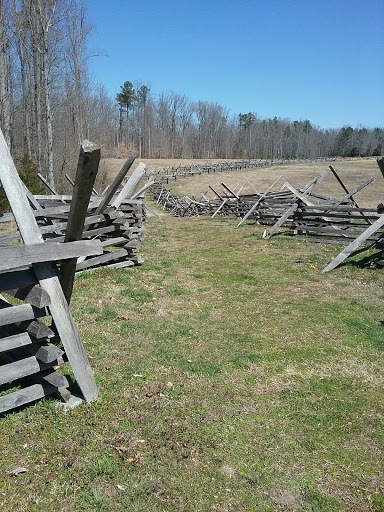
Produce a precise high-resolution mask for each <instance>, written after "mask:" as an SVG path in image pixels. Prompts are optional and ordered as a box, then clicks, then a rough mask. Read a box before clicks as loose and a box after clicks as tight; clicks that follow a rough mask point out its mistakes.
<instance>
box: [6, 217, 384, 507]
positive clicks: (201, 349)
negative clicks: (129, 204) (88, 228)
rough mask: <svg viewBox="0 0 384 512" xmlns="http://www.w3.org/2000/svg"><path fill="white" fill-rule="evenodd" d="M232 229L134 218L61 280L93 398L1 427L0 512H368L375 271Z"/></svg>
mask: <svg viewBox="0 0 384 512" xmlns="http://www.w3.org/2000/svg"><path fill="white" fill-rule="evenodd" d="M235 225H236V222H235V220H234V219H232V220H222V219H217V220H210V219H195V218H193V219H175V218H170V217H168V216H167V217H166V222H165V224H164V225H160V224H159V223H157V222H156V221H154V220H152V219H150V221H149V225H148V231H147V233H146V236H145V240H144V243H143V255H144V258H145V264H144V265H143V266H142V267H139V268H135V269H132V270H127V271H125V270H119V271H107V270H103V271H100V272H97V273H94V274H84V275H83V276H82V277H80V278H78V279H77V281H76V289H75V295H74V297H73V300H72V308H73V311H74V316H75V319H76V322H77V325H78V326H79V329H80V332H81V335H82V339H83V340H84V342H85V346H86V350H87V353H88V354H89V355H90V357H91V363H92V366H93V368H94V371H95V374H96V378H97V382H98V385H99V388H100V390H101V398H100V400H99V401H98V402H97V403H95V404H90V405H84V406H81V407H79V408H77V409H75V410H73V411H71V412H69V413H68V414H67V415H64V414H62V413H56V411H55V408H54V406H53V404H52V402H51V401H50V400H46V401H45V402H40V403H38V404H37V405H35V406H34V407H30V408H27V409H25V410H23V411H20V412H18V413H15V414H12V415H9V416H7V417H5V418H3V419H2V420H1V421H0V440H1V449H0V451H1V460H0V497H1V499H0V510H4V511H5V510H6V511H13V510H14V511H17V512H22V511H41V512H43V511H44V512H46V511H51V510H52V511H61V510H63V511H64V510H65V511H80V510H88V511H103V512H104V511H126V510H129V511H135V512H136V511H137V512H138V511H140V512H148V511H149V512H152V511H153V512H160V511H164V512H171V511H178V512H179V511H180V512H181V511H182V512H192V511H193V512H195V511H202V512H205V511H207V512H208V511H211V510H216V511H221V512H224V511H232V510H233V511H247V512H248V511H255V512H256V511H257V512H258V511H265V512H266V511H271V512H272V511H280V510H281V511H283V510H284V511H285V510H289V511H339V510H340V511H352V510H356V511H382V510H384V495H383V491H384V489H383V480H382V472H383V463H382V462H383V441H384V437H383V429H382V420H383V401H382V400H383V387H384V386H383V384H384V379H383V371H382V368H383V360H384V357H383V347H384V335H383V327H382V324H381V322H382V321H383V320H384V315H383V310H382V302H383V281H384V278H383V275H382V271H380V270H370V269H368V268H361V267H360V264H359V262H358V261H352V262H350V263H348V265H345V266H343V267H340V268H339V269H337V270H335V271H333V272H331V273H329V274H322V273H321V269H322V268H323V266H324V265H325V264H326V263H327V262H328V261H329V260H330V259H331V257H332V253H334V254H336V253H337V249H336V248H334V247H330V246H328V247H327V246H325V245H315V244H307V243H305V242H298V241H290V240H285V239H282V238H274V239H271V240H269V241H264V240H262V239H261V232H262V230H261V229H260V228H258V227H256V226H251V225H248V226H244V227H243V228H241V229H238V230H236V229H235ZM13 465H18V466H23V467H25V468H27V469H28V472H25V473H21V474H19V475H18V476H16V477H15V476H13V477H12V476H9V475H7V474H6V470H7V469H9V468H10V467H13Z"/></svg>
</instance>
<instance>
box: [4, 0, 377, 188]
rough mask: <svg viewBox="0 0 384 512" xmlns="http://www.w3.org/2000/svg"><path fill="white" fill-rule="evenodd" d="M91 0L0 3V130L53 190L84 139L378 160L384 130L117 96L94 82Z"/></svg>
mask: <svg viewBox="0 0 384 512" xmlns="http://www.w3.org/2000/svg"><path fill="white" fill-rule="evenodd" d="M91 30H92V27H91V26H90V24H89V23H88V20H87V10H86V2H85V1H84V0H0V125H1V129H2V131H3V133H4V135H5V138H6V140H7V142H8V144H9V146H10V147H11V151H12V153H13V155H14V156H15V157H16V158H19V159H21V158H23V157H24V156H25V155H28V156H29V158H30V159H32V160H33V162H34V163H35V165H36V168H37V170H38V171H39V172H41V173H42V174H43V175H45V176H46V177H47V178H48V180H49V182H50V183H51V184H54V183H55V181H56V183H59V184H60V182H61V180H62V176H63V175H64V173H66V172H71V171H73V169H74V168H75V165H76V158H77V153H78V147H79V144H80V142H81V141H82V140H83V139H84V138H87V139H90V140H92V141H94V142H97V143H99V144H100V145H101V146H102V148H103V154H104V155H106V156H124V155H125V154H127V153H128V152H134V153H136V154H137V155H138V156H139V157H141V158H203V159H209V158H218V159H225V158H232V159H238V158H268V159H277V158H279V159H280V158H284V159H293V158H315V157H330V156H359V155H360V156H375V155H377V156H379V155H381V154H382V151H383V143H384V130H383V128H381V127H375V128H365V127H358V128H353V127H351V126H345V127H343V128H341V129H338V130H337V129H322V128H319V127H317V126H314V125H312V123H311V122H310V121H309V120H304V121H303V120H296V121H291V120H289V119H282V118H278V117H274V118H270V119H262V118H260V117H259V116H258V115H257V114H256V113H255V112H248V113H240V114H238V115H233V114H231V113H230V111H229V109H228V108H226V107H224V106H222V105H220V104H218V103H217V102H209V101H192V100H191V99H189V98H188V97H187V96H186V95H184V94H180V93H177V92H173V91H168V92H161V93H160V94H152V92H151V87H150V85H149V84H144V83H138V82H130V81H129V80H127V81H125V82H124V84H122V85H121V87H120V90H119V91H116V94H115V95H114V96H111V95H110V94H108V93H107V91H106V89H105V87H104V86H103V85H95V84H93V83H92V82H91V80H90V77H89V69H88V68H89V66H88V64H89V59H90V58H93V57H95V56H94V55H92V53H91V52H90V49H89V45H88V39H89V35H90V33H91Z"/></svg>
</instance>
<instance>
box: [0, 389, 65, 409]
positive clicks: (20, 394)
mask: <svg viewBox="0 0 384 512" xmlns="http://www.w3.org/2000/svg"><path fill="white" fill-rule="evenodd" d="M56 391H57V388H56V387H55V386H51V385H49V384H33V385H32V386H28V387H26V388H23V389H20V390H19V391H14V392H13V393H9V394H8V395H4V396H1V397H0V413H3V412H6V411H9V410H11V409H15V408H16V407H20V406H22V405H25V404H28V403H30V402H34V401H35V400H39V399H40V398H43V397H44V396H47V395H50V394H52V393H55V392H56Z"/></svg>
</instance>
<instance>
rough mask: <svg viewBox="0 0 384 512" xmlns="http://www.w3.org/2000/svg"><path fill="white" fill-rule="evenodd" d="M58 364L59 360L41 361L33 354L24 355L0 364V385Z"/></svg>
mask: <svg viewBox="0 0 384 512" xmlns="http://www.w3.org/2000/svg"><path fill="white" fill-rule="evenodd" d="M59 364H61V361H60V360H57V361H51V362H50V363H43V362H41V361H39V360H38V359H37V358H36V357H35V356H30V357H26V358H24V359H20V360H18V361H15V362H13V363H8V364H3V365H1V366H0V369H1V372H0V386H2V385H3V384H7V383H9V382H13V381H15V380H19V379H22V378H24V377H27V376H28V375H33V374H34V373H38V372H40V371H41V370H46V369H47V368H52V366H58V365H59Z"/></svg>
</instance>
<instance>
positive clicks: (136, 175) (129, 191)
mask: <svg viewBox="0 0 384 512" xmlns="http://www.w3.org/2000/svg"><path fill="white" fill-rule="evenodd" d="M144 173H145V164H143V163H142V162H140V163H139V165H138V166H137V167H136V169H135V170H134V171H133V173H132V174H131V176H130V177H129V178H128V181H127V183H126V184H125V185H124V187H123V188H122V189H121V191H120V193H119V194H118V195H117V197H116V198H115V199H114V200H113V202H112V204H111V206H112V207H113V208H116V209H118V208H119V206H120V205H121V203H122V202H123V201H124V200H125V199H129V198H130V197H132V195H133V194H134V193H135V191H136V188H137V187H138V185H139V183H140V181H141V180H142V179H143V177H144Z"/></svg>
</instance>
